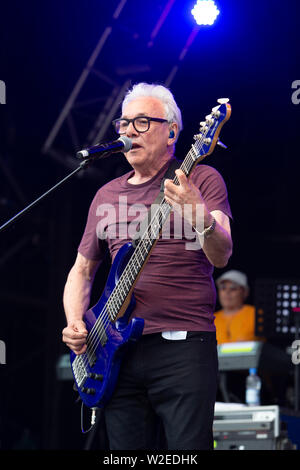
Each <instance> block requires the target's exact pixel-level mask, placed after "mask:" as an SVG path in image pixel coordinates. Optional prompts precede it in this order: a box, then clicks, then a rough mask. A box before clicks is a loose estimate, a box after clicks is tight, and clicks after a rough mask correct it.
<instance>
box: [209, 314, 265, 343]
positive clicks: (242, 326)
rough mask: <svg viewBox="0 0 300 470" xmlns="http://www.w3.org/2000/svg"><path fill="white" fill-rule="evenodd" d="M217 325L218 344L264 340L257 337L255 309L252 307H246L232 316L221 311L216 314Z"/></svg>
mask: <svg viewBox="0 0 300 470" xmlns="http://www.w3.org/2000/svg"><path fill="white" fill-rule="evenodd" d="M215 325H216V334H217V341H218V344H222V343H232V342H235V341H261V340H262V338H258V337H256V336H255V307H253V306H252V305H244V306H243V307H242V308H241V310H239V311H238V312H236V313H232V314H225V313H224V311H223V310H219V311H218V312H216V313H215Z"/></svg>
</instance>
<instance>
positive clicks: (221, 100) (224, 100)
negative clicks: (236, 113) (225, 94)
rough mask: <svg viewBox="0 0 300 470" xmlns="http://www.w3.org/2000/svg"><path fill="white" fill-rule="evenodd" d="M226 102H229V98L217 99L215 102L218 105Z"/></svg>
mask: <svg viewBox="0 0 300 470" xmlns="http://www.w3.org/2000/svg"><path fill="white" fill-rule="evenodd" d="M228 101H229V98H219V99H218V100H217V102H218V103H220V104H225V103H228Z"/></svg>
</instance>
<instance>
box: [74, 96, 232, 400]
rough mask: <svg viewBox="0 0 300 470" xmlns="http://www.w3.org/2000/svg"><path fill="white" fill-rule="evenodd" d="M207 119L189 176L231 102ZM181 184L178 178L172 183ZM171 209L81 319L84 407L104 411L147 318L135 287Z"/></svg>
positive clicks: (162, 210)
mask: <svg viewBox="0 0 300 470" xmlns="http://www.w3.org/2000/svg"><path fill="white" fill-rule="evenodd" d="M218 102H219V105H217V106H216V107H214V108H213V109H212V110H211V114H209V115H208V116H206V120H205V121H203V122H201V123H200V133H199V134H197V135H195V136H194V140H195V143H194V144H193V145H192V146H191V149H190V150H189V152H188V154H187V155H186V157H185V159H184V161H183V162H182V164H181V166H180V169H181V170H182V171H183V172H184V173H185V175H186V176H187V177H189V175H190V174H191V172H192V170H193V168H194V167H195V166H196V165H197V164H198V163H199V162H200V161H201V160H203V158H204V157H206V156H207V155H209V154H210V153H212V151H213V150H214V148H215V145H216V144H220V145H221V146H222V145H223V144H221V142H220V141H219V134H220V131H221V128H222V126H223V125H224V123H225V122H226V121H227V120H228V119H229V118H230V115H231V107H230V105H229V103H228V100H227V99H220V100H218ZM173 182H174V183H175V184H178V180H177V177H176V176H175V178H174V179H173ZM170 211H171V206H170V205H169V204H168V203H167V202H166V201H165V199H164V198H162V200H161V202H160V204H159V207H158V209H157V211H156V212H155V214H154V215H152V214H151V220H150V222H149V223H148V225H147V228H146V229H145V231H144V232H143V235H142V236H141V237H140V238H139V240H138V241H137V242H136V243H135V244H133V243H127V244H125V245H123V247H122V248H121V249H120V250H119V252H118V253H117V256H116V258H115V260H114V262H113V264H112V267H111V270H110V273H109V276H108V279H107V282H106V285H105V288H104V291H103V293H102V296H101V297H100V299H99V301H98V303H97V304H96V305H95V306H94V307H92V308H91V309H89V310H88V311H87V312H86V314H85V316H84V318H83V320H84V322H85V324H86V328H87V331H88V335H87V340H86V344H87V348H86V352H84V353H83V354H80V355H76V354H75V353H73V352H71V367H72V372H73V376H74V380H75V384H76V387H77V390H78V392H79V395H80V397H81V399H82V401H83V403H84V404H85V405H86V406H88V407H90V408H94V407H95V408H102V407H104V406H105V404H106V403H107V402H108V401H109V399H110V397H111V395H112V393H113V391H114V388H115V385H116V382H117V379H118V373H119V369H120V365H121V361H122V358H123V356H124V354H125V353H126V351H127V349H128V347H129V346H130V344H131V343H134V342H135V341H137V340H138V339H139V337H140V336H141V335H142V332H143V327H144V320H143V319H141V318H134V317H133V318H132V319H131V320H130V317H131V314H132V312H133V309H134V306H135V300H134V295H133V290H134V285H135V283H136V281H137V279H138V277H139V275H140V273H141V271H142V269H143V267H144V266H145V264H146V262H147V260H148V257H149V256H150V253H151V250H152V249H153V248H154V246H155V243H156V242H157V240H158V238H159V236H160V233H161V230H162V227H163V224H164V222H165V221H166V219H167V217H168V216H169V213H170Z"/></svg>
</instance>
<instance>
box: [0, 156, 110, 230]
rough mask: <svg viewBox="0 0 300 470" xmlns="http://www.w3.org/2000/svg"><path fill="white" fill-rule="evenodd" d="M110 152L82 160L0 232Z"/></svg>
mask: <svg viewBox="0 0 300 470" xmlns="http://www.w3.org/2000/svg"><path fill="white" fill-rule="evenodd" d="M110 153H111V152H106V153H104V154H101V155H99V157H95V156H94V155H93V156H92V157H90V158H86V159H85V160H83V161H82V162H81V163H80V165H79V166H78V167H77V168H76V169H75V170H73V171H72V172H71V173H70V174H69V175H67V176H66V177H65V178H63V179H62V180H61V181H59V182H58V183H56V184H55V185H54V186H52V188H50V189H48V191H46V192H45V193H44V194H42V195H41V196H40V197H38V198H37V199H35V200H34V201H33V202H31V203H30V204H29V205H28V206H27V207H25V208H24V209H23V210H21V211H20V212H18V213H17V214H16V215H14V216H13V217H12V218H11V219H9V220H8V221H7V222H5V223H4V224H3V225H1V227H0V233H1V232H3V230H5V229H6V228H8V227H9V226H10V225H12V224H13V223H14V222H16V221H17V220H18V219H19V218H20V217H22V216H23V215H24V214H26V213H27V212H28V211H29V210H30V209H32V207H34V206H35V205H36V204H38V203H39V202H40V201H42V199H44V198H45V197H46V196H48V195H49V194H51V193H52V192H53V191H54V190H55V189H57V188H59V187H60V186H61V185H62V184H63V183H66V182H67V181H68V180H69V179H70V178H72V176H74V175H76V174H77V173H79V171H81V170H83V169H84V168H87V167H88V166H89V164H90V163H91V162H92V161H94V160H97V159H98V158H104V157H107V156H108V155H109V154H110Z"/></svg>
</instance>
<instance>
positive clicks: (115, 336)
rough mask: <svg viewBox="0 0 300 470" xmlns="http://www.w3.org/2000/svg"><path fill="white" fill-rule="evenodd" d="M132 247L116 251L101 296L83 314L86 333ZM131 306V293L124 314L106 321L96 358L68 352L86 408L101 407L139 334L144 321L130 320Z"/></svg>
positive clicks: (96, 350) (97, 315)
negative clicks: (80, 378)
mask: <svg viewBox="0 0 300 470" xmlns="http://www.w3.org/2000/svg"><path fill="white" fill-rule="evenodd" d="M133 250H134V248H133V246H132V244H131V243H127V244H125V245H124V246H122V248H120V250H119V251H118V253H117V255H116V258H115V260H114V262H113V264H112V267H111V269H110V273H109V276H108V278H107V282H106V285H105V288H104V291H103V293H102V296H101V297H100V299H99V301H98V303H97V304H96V305H95V306H94V307H92V308H91V309H89V310H88V311H87V312H86V314H85V316H84V321H85V324H86V328H87V331H88V333H91V331H92V328H93V327H94V325H95V323H96V320H97V319H98V318H99V315H100V314H101V312H102V311H103V309H104V307H105V305H106V303H107V301H108V299H109V296H110V295H111V293H112V291H113V289H114V288H115V286H116V284H117V282H118V280H119V278H120V276H121V274H122V272H123V270H124V269H125V267H126V265H127V262H128V260H129V258H130V256H131V255H132V252H133ZM134 306H135V299H134V295H131V298H130V301H129V304H128V306H127V308H126V311H125V313H124V315H123V316H122V317H120V318H118V319H117V320H116V321H115V322H111V321H108V322H106V324H105V334H106V341H105V344H104V345H102V344H101V343H99V344H98V345H97V347H96V349H95V356H96V360H95V361H89V360H88V354H86V353H84V354H81V355H80V356H78V355H76V354H75V353H74V352H73V351H71V355H70V359H71V367H72V372H73V376H74V379H75V382H76V385H77V389H78V392H79V395H80V397H81V398H82V401H83V402H84V404H85V405H86V406H88V407H97V408H102V407H103V406H105V404H106V403H107V402H108V401H109V399H110V397H111V395H112V393H113V390H114V388H115V385H116V381H117V378H118V373H119V369H120V365H121V361H122V359H123V356H124V354H125V353H126V352H127V350H128V347H129V346H130V344H131V343H134V342H135V341H136V340H137V339H139V338H140V336H141V335H142V332H143V328H144V320H143V319H141V318H133V319H132V320H131V321H130V322H129V318H130V315H131V313H132V310H133V309H134ZM88 337H89V335H88ZM76 358H77V359H76ZM74 361H77V362H78V364H79V367H80V368H82V367H83V368H84V374H85V375H86V379H85V380H84V383H82V384H81V385H80V386H79V384H78V373H77V375H76V368H77V366H76V364H77V363H76V362H75V363H74ZM91 362H92V363H91Z"/></svg>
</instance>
